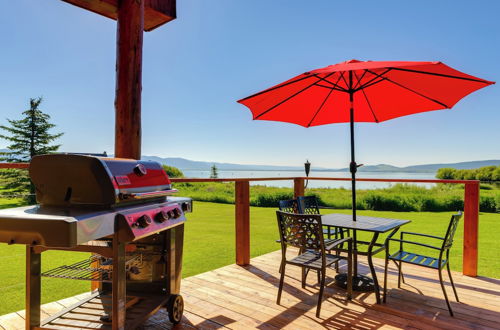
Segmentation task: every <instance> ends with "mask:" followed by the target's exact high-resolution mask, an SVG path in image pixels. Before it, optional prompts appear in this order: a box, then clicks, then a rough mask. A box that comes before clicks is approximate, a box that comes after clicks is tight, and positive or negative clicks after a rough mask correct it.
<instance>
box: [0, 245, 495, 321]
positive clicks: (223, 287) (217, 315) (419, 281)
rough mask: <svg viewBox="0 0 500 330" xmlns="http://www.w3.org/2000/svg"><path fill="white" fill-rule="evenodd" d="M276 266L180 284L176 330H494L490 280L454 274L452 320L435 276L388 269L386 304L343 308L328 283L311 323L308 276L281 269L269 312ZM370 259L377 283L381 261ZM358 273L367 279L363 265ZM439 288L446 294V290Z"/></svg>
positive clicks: (312, 279) (159, 317) (313, 291)
mask: <svg viewBox="0 0 500 330" xmlns="http://www.w3.org/2000/svg"><path fill="white" fill-rule="evenodd" d="M279 260H280V253H279V252H273V253H269V254H266V255H263V256H260V257H257V258H254V259H252V260H251V265H249V266H246V267H240V266H237V265H230V266H226V267H223V268H219V269H216V270H213V271H210V272H207V273H203V274H200V275H197V276H193V277H189V278H186V279H184V280H183V282H182V295H183V297H184V299H185V304H186V307H185V312H184V316H185V317H184V321H183V322H182V324H181V325H179V326H177V327H176V328H177V329H183V328H186V329H191V328H200V329H214V328H231V329H243V328H245V329H247V328H259V329H278V328H289V329H313V328H314V329H319V328H332V329H339V328H353V329H379V328H383V329H394V328H398V329H399V328H417V329H436V328H441V329H500V280H498V279H491V278H484V277H477V278H471V277H467V276H463V275H461V274H460V273H454V274H453V275H454V279H455V281H456V285H457V290H458V294H459V297H460V299H461V302H460V303H457V302H452V307H453V309H454V311H455V317H453V318H452V317H450V316H449V315H448V310H447V309H446V304H445V302H444V299H443V297H442V292H441V288H440V286H439V282H438V280H437V273H436V271H432V270H428V269H423V268H417V267H414V266H411V265H404V266H403V270H404V271H405V278H406V281H407V284H403V287H402V289H398V288H397V283H396V280H397V276H396V275H395V274H396V273H395V267H394V265H391V267H390V272H389V295H388V300H387V304H382V305H377V304H375V296H374V294H373V293H357V294H355V297H354V300H353V301H351V302H347V301H346V299H345V293H344V291H342V290H340V289H337V288H336V287H335V286H334V285H332V283H331V280H330V286H329V287H328V288H327V289H326V290H325V300H324V302H323V307H322V311H321V318H320V319H318V318H316V317H315V311H316V301H317V292H318V287H317V283H316V276H309V278H308V286H306V288H305V289H301V287H300V282H299V281H298V280H297V279H299V278H300V276H299V268H297V267H292V266H289V267H287V277H286V278H285V286H284V291H283V296H282V304H281V305H276V293H277V285H278V281H279V274H278V264H279ZM375 260H376V268H377V273H378V274H379V275H380V276H379V280H381V279H382V275H383V274H382V271H383V268H382V265H383V260H382V259H375ZM362 261H363V260H362ZM360 272H361V273H368V267H367V266H366V265H365V264H363V262H362V267H360ZM328 275H329V277H330V278H333V276H334V275H335V271H334V270H330V273H329V274H328ZM445 278H447V277H445ZM447 288H448V289H449V291H448V293H449V295H452V291H451V287H447ZM77 298H82V296H77V297H72V298H68V299H65V300H61V301H59V302H54V303H51V304H48V305H45V306H44V308H43V314H44V316H47V315H49V314H53V313H55V312H57V311H58V310H59V309H61V308H63V306H68V305H71V304H73V303H74V302H75V301H76V300H77ZM23 316H24V314H23V312H18V313H12V314H8V315H4V316H1V317H0V329H2V328H3V329H23V328H24V323H23V322H24V320H23ZM171 327H172V326H171V324H170V323H169V322H168V318H167V315H166V313H165V312H164V311H163V310H162V311H160V312H158V313H157V314H156V315H154V316H152V317H151V318H150V319H149V321H148V323H146V324H144V326H143V328H144V329H154V330H156V329H169V328H171ZM89 328H90V327H89ZM91 328H95V326H92V327H91ZM67 329H68V328H67ZM73 329H75V328H73Z"/></svg>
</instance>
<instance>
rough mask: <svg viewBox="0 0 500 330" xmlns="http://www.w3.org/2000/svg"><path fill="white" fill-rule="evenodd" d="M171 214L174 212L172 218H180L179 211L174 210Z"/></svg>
mask: <svg viewBox="0 0 500 330" xmlns="http://www.w3.org/2000/svg"><path fill="white" fill-rule="evenodd" d="M173 212H174V218H176V219H177V218H178V217H180V216H181V211H180V210H179V209H174V210H173Z"/></svg>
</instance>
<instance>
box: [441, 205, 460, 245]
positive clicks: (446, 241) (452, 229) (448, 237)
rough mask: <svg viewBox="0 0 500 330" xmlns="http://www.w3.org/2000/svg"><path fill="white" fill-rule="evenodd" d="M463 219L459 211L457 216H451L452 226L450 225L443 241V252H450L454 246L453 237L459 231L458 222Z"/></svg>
mask: <svg viewBox="0 0 500 330" xmlns="http://www.w3.org/2000/svg"><path fill="white" fill-rule="evenodd" d="M461 218H462V212H461V211H459V212H458V213H457V214H454V215H452V216H451V220H450V224H449V225H448V229H447V230H446V235H445V236H444V241H443V247H442V249H443V250H448V249H450V248H451V246H452V245H453V237H454V236H455V232H456V231H457V227H458V222H459V221H460V219H461Z"/></svg>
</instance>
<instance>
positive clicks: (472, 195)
mask: <svg viewBox="0 0 500 330" xmlns="http://www.w3.org/2000/svg"><path fill="white" fill-rule="evenodd" d="M478 229H479V183H478V182H472V183H466V184H465V196H464V247H463V249H464V252H463V266H462V267H463V268H462V272H463V274H464V275H468V276H477V258H478V252H477V251H478V250H477V248H478Z"/></svg>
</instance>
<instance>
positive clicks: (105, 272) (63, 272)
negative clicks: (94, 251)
mask: <svg viewBox="0 0 500 330" xmlns="http://www.w3.org/2000/svg"><path fill="white" fill-rule="evenodd" d="M100 259H101V258H99V257H91V258H88V259H85V260H82V261H79V262H77V263H74V264H72V265H64V266H60V267H57V268H54V269H51V270H49V271H46V272H44V273H42V274H41V276H43V277H52V278H66V279H72V280H86V281H97V282H105V283H111V281H112V273H113V271H112V267H111V265H109V266H103V265H101V264H100V263H101V260H100Z"/></svg>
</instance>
